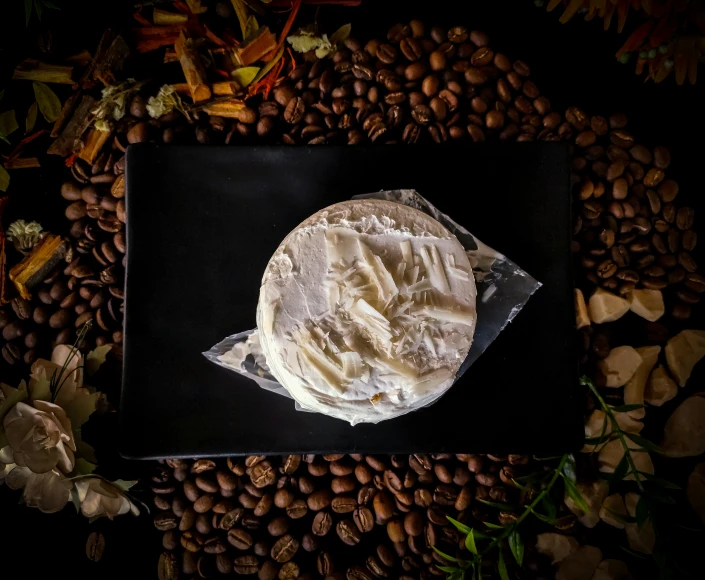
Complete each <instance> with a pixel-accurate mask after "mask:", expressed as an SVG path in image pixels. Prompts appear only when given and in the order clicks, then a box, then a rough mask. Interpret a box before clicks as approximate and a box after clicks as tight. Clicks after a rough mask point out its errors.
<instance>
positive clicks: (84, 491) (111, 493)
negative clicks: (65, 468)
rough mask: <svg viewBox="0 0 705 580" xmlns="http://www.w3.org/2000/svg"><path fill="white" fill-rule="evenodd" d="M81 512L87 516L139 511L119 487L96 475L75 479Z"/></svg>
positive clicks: (110, 515)
mask: <svg viewBox="0 0 705 580" xmlns="http://www.w3.org/2000/svg"><path fill="white" fill-rule="evenodd" d="M76 489H77V490H78V499H79V501H80V502H81V513H82V514H83V515H84V516H86V517H87V518H96V517H101V516H105V517H107V518H109V519H111V520H112V519H113V518H114V517H115V516H119V515H123V514H126V513H128V512H130V511H131V512H133V513H135V514H138V513H139V510H137V508H136V506H134V505H133V504H132V502H130V500H129V499H128V498H127V496H126V495H125V494H124V493H123V491H122V490H121V489H119V488H118V487H116V486H115V485H113V484H112V483H110V482H108V481H105V480H103V479H100V478H98V477H86V478H83V479H79V480H77V481H76Z"/></svg>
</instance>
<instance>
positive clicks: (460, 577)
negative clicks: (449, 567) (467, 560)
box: [448, 570, 465, 580]
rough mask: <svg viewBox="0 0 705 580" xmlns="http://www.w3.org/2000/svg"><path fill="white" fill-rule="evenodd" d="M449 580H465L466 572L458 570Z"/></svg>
mask: <svg viewBox="0 0 705 580" xmlns="http://www.w3.org/2000/svg"><path fill="white" fill-rule="evenodd" d="M448 580H465V570H456V571H455V572H453V573H452V574H451V575H450V576H448Z"/></svg>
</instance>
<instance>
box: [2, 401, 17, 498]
mask: <svg viewBox="0 0 705 580" xmlns="http://www.w3.org/2000/svg"><path fill="white" fill-rule="evenodd" d="M2 399H3V397H2V393H0V403H2ZM15 465H16V464H15V462H14V460H13V454H12V448H11V447H10V446H9V445H8V446H6V447H3V448H0V484H1V483H3V482H4V481H5V478H6V477H7V474H8V473H10V472H11V471H12V470H13V469H14V468H15Z"/></svg>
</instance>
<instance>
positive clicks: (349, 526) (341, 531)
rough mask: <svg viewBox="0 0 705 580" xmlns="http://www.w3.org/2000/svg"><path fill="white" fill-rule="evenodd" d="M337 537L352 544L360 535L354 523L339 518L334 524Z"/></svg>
mask: <svg viewBox="0 0 705 580" xmlns="http://www.w3.org/2000/svg"><path fill="white" fill-rule="evenodd" d="M336 532H337V533H338V537H339V538H340V539H341V540H342V542H343V543H344V544H347V545H348V546H354V545H355V544H358V543H359V542H360V539H361V536H360V532H359V531H358V529H357V527H356V526H355V524H354V523H353V522H352V521H350V520H341V521H339V522H338V525H337V526H336Z"/></svg>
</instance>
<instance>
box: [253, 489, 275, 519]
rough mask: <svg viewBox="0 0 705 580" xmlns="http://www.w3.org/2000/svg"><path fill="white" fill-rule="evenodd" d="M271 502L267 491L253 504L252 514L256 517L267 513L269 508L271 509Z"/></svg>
mask: <svg viewBox="0 0 705 580" xmlns="http://www.w3.org/2000/svg"><path fill="white" fill-rule="evenodd" d="M272 503H273V500H272V496H271V495H269V494H268V493H267V494H265V495H263V496H262V497H261V498H260V500H259V501H258V502H257V505H256V506H255V509H254V515H255V516H257V517H258V518H259V517H262V516H264V515H267V514H268V513H269V510H270V509H272Z"/></svg>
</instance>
